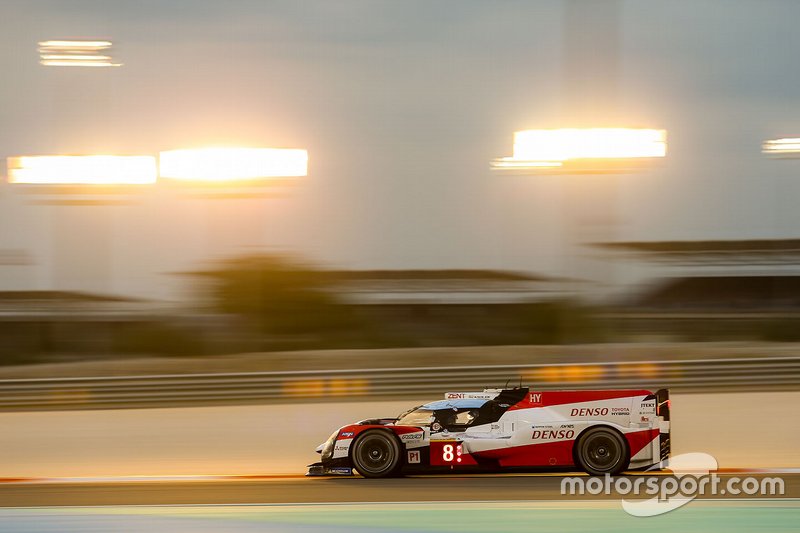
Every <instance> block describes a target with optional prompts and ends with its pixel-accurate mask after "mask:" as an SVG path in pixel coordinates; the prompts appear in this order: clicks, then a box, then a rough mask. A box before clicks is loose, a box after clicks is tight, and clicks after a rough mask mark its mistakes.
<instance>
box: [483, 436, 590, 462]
mask: <svg viewBox="0 0 800 533" xmlns="http://www.w3.org/2000/svg"><path fill="white" fill-rule="evenodd" d="M574 443H575V441H574V440H562V441H558V442H544V443H541V444H526V445H524V446H514V447H511V448H499V449H496V450H486V451H483V452H480V453H475V454H474V455H477V456H479V457H486V458H487V459H496V460H497V462H498V463H499V464H500V466H571V465H573V464H574V461H573V460H572V445H573V444H574Z"/></svg>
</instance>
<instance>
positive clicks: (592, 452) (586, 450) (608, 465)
mask: <svg viewBox="0 0 800 533" xmlns="http://www.w3.org/2000/svg"><path fill="white" fill-rule="evenodd" d="M575 458H576V460H577V462H578V466H580V467H581V468H582V469H583V470H584V471H585V472H586V473H588V474H592V475H595V476H602V475H604V474H610V475H612V476H614V475H617V474H619V473H620V472H623V471H624V470H625V469H627V468H628V465H629V464H630V453H629V451H628V443H627V441H626V440H625V438H624V437H623V436H622V435H620V434H619V432H617V431H614V430H613V429H611V428H607V427H596V428H591V429H589V430H587V431H586V432H585V433H583V435H581V437H580V439H578V442H577V443H576V445H575Z"/></svg>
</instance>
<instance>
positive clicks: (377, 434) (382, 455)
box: [351, 429, 401, 477]
mask: <svg viewBox="0 0 800 533" xmlns="http://www.w3.org/2000/svg"><path fill="white" fill-rule="evenodd" d="M351 459H352V461H353V466H354V467H355V468H356V470H357V471H358V473H359V474H361V475H362V476H364V477H388V476H391V475H393V474H395V473H396V472H397V470H398V469H399V468H400V465H401V454H400V443H399V442H398V441H397V439H396V438H395V436H394V435H392V434H391V433H389V432H388V431H384V430H380V429H371V430H368V431H365V432H364V433H362V434H361V435H360V436H359V437H358V438H357V439H356V441H355V442H354V443H353V451H352V455H351Z"/></svg>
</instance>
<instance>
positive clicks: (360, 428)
mask: <svg viewBox="0 0 800 533" xmlns="http://www.w3.org/2000/svg"><path fill="white" fill-rule="evenodd" d="M368 429H388V430H389V431H392V432H394V434H395V435H405V434H406V433H418V432H420V431H422V429H420V428H418V427H415V426H382V425H380V424H364V425H359V424H350V425H349V426H345V427H343V428H342V429H340V430H339V435H338V436H337V439H354V438H356V437H357V436H358V435H359V433H363V432H364V431H366V430H368ZM342 433H352V435H344V436H343V435H342Z"/></svg>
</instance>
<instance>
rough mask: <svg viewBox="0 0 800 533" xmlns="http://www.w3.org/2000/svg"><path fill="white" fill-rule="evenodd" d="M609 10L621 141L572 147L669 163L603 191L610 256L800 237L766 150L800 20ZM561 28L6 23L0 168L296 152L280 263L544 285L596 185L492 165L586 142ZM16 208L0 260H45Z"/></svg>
mask: <svg viewBox="0 0 800 533" xmlns="http://www.w3.org/2000/svg"><path fill="white" fill-rule="evenodd" d="M610 5H612V6H613V5H614V2H610ZM616 5H617V7H618V9H619V11H618V18H617V24H618V28H619V48H618V56H617V58H616V60H617V66H618V68H617V72H616V78H615V79H616V83H615V87H616V107H615V109H614V112H613V116H615V117H617V119H616V121H615V123H613V124H595V123H588V124H582V125H586V126H624V127H643V128H645V127H651V128H662V129H666V130H667V131H668V140H669V150H668V155H667V158H666V159H665V161H664V164H663V165H661V166H659V167H657V168H655V169H652V170H649V171H646V172H642V173H638V174H627V175H624V176H618V177H616V178H615V179H614V180H613V187H615V193H614V195H613V196H614V197H615V198H616V200H615V201H616V202H617V207H618V208H619V209H618V215H617V218H618V221H619V224H618V227H617V229H616V230H615V238H619V239H625V240H664V239H720V238H721V239H737V238H771V237H781V236H791V237H797V236H798V228H800V210H798V209H797V208H796V206H795V204H796V198H797V197H798V194H800V161H776V160H772V159H768V158H766V157H765V156H763V155H762V154H761V153H760V146H761V143H762V141H764V140H765V139H771V138H777V137H791V136H794V137H800V105H798V95H800V69H798V68H797V66H798V63H797V62H798V59H797V58H798V57H800V33H798V32H797V21H798V20H800V2H796V1H793V0H784V1H779V0H758V1H756V0H750V1H743V0H701V1H696V0H691V1H690V0H678V1H672V2H663V1H655V0H653V1H650V0H637V1H633V0H628V1H620V2H618V3H617V4H616ZM565 6H566V2H562V1H557V0H546V1H536V0H529V1H521V0H520V1H502V0H501V1H476V0H436V1H430V0H424V1H423V0H419V1H416V0H406V1H381V0H362V1H353V0H340V1H336V2H331V1H329V0H317V1H312V0H306V1H297V0H287V1H268V0H226V1H219V0H214V1H210V0H180V1H179V0H171V1H169V2H165V1H163V0H139V1H135V2H131V1H121V0H97V1H87V0H83V1H81V0H70V1H63V0H51V1H41V0H19V1H14V0H0V68H1V69H2V70H1V72H2V82H0V157H2V158H3V159H5V158H6V157H11V156H18V155H25V154H78V153H88V154H99V153H117V154H133V155H137V154H157V153H158V152H159V151H161V150H171V149H179V148H191V147H196V146H206V145H216V144H222V145H244V146H270V147H286V148H302V149H306V150H308V153H309V175H308V177H306V178H299V179H298V180H297V182H296V183H295V185H294V186H292V187H289V188H287V189H285V190H283V189H282V190H281V193H280V194H277V195H276V197H275V198H274V199H273V200H271V201H270V202H268V203H267V204H266V206H267V208H266V211H265V213H264V216H263V218H261V219H258V221H257V222H256V223H257V224H263V230H264V234H265V235H266V237H265V238H266V240H267V247H268V248H270V249H277V250H283V251H291V252H295V253H299V254H302V255H305V256H308V257H310V258H313V259H316V260H318V261H321V262H324V263H329V264H333V265H337V266H340V267H350V268H412V267H415V268H453V267H457V268H502V269H508V270H523V271H542V272H550V273H556V272H557V270H558V265H559V259H558V258H557V255H558V253H559V250H560V248H559V245H558V241H559V240H560V239H561V238H562V234H561V233H559V231H558V230H557V228H558V227H560V225H562V224H563V218H564V214H563V213H564V211H563V209H562V208H561V207H560V205H561V204H560V197H561V193H562V192H563V190H564V188H563V187H564V186H565V185H564V184H565V183H566V184H567V185H566V187H567V188H573V189H574V190H578V191H579V190H581V189H582V188H583V187H584V184H585V183H586V181H581V180H588V181H592V182H593V187H596V186H597V182H596V180H604V179H606V177H604V176H591V175H590V176H536V177H531V176H503V175H497V174H493V173H492V172H491V171H490V169H489V162H490V161H491V160H492V159H494V158H497V157H501V156H505V155H509V154H510V153H511V149H512V140H513V139H512V137H513V133H514V132H515V131H518V130H523V129H532V128H554V127H562V126H574V125H576V124H579V123H581V117H577V116H574V114H573V113H571V110H570V108H569V105H568V101H566V99H565V98H564V94H565V93H566V92H567V89H565V87H564V83H565V82H564V79H565V76H564V68H563V66H564V61H563V57H564V45H565V21H566V20H567V19H566V18H565ZM56 38H86V39H99V38H106V39H109V40H112V41H113V42H114V55H115V59H116V60H118V61H119V62H121V63H123V64H124V65H123V66H121V67H119V68H109V69H81V68H73V69H70V68H57V67H43V66H40V65H39V64H38V63H37V59H38V57H37V50H36V48H37V45H36V43H37V42H38V41H41V40H46V39H56ZM2 173H3V174H5V170H3V171H2ZM609 183H611V182H609ZM11 187H13V186H12V185H9V184H2V185H0V224H2V228H3V229H2V230H0V249H2V248H6V249H16V248H20V247H26V246H28V245H29V243H30V242H31V241H33V240H36V239H39V237H37V235H38V234H37V233H36V231H37V230H36V217H37V215H36V214H34V213H32V212H31V211H30V208H31V206H30V205H29V204H28V203H26V202H25V201H22V200H20V199H19V198H17V197H16V196H13V195H11V193H10V188H11ZM591 188H592V187H588V186H587V189H591ZM161 223H163V224H166V223H168V221H166V220H165V221H161ZM169 245H170V243H169V242H166V243H163V246H165V247H168V246H169Z"/></svg>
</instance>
